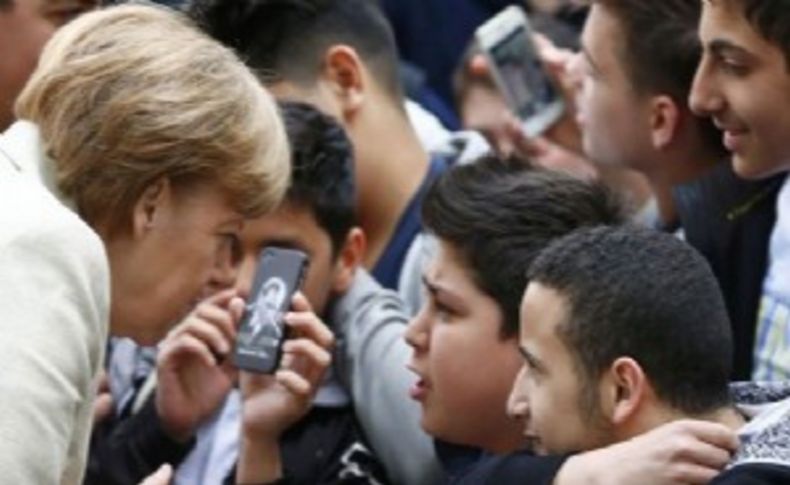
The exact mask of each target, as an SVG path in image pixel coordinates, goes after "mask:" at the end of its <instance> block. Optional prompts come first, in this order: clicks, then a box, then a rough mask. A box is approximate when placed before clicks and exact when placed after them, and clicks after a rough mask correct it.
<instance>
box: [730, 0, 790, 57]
mask: <svg viewBox="0 0 790 485" xmlns="http://www.w3.org/2000/svg"><path fill="white" fill-rule="evenodd" d="M727 1H728V2H730V3H732V4H735V6H736V7H738V8H739V9H740V11H741V13H742V14H743V15H744V16H745V17H746V19H747V20H748V21H749V23H750V24H751V25H752V27H753V28H754V29H755V30H756V31H757V33H759V34H760V35H761V36H762V37H763V38H765V39H766V40H767V41H769V42H771V43H772V44H775V45H776V46H777V47H779V48H780V49H781V50H782V52H783V53H784V55H785V63H786V67H787V68H788V69H790V10H788V5H787V2H786V1H785V0H727Z"/></svg>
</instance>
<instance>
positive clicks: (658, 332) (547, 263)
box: [529, 226, 733, 416]
mask: <svg viewBox="0 0 790 485" xmlns="http://www.w3.org/2000/svg"><path fill="white" fill-rule="evenodd" d="M529 278H530V280H531V281H533V282H537V283H539V284H541V285H543V286H546V287H548V288H551V289H554V290H556V291H558V292H559V293H560V294H561V295H562V296H563V297H564V298H565V300H566V303H567V319H566V321H565V322H563V323H562V324H560V327H559V328H558V330H557V332H558V335H559V337H560V338H561V339H562V341H563V342H564V343H565V345H566V346H567V347H568V349H569V351H570V353H571V355H572V356H573V358H574V359H575V361H576V365H577V367H578V372H579V374H580V377H581V378H582V380H583V382H586V383H587V387H588V389H589V388H590V387H591V386H597V382H598V380H599V379H600V376H601V374H602V372H604V370H605V369H606V368H608V367H609V366H610V365H611V364H612V363H613V362H614V361H615V360H616V359H617V358H619V357H623V356H629V357H631V358H633V359H635V360H636V361H637V362H638V363H639V365H640V366H641V367H642V369H643V370H644V372H645V374H646V375H647V377H648V379H649V380H650V382H651V383H652V385H653V387H654V389H655V391H656V394H657V396H658V397H659V399H661V400H662V401H664V402H666V403H668V404H669V405H670V406H672V407H673V408H674V409H677V410H680V411H683V412H685V413H688V414H690V415H692V416H699V415H701V414H703V413H706V412H710V411H713V410H715V409H717V408H719V407H721V406H722V405H725V404H727V403H728V402H729V398H728V391H727V384H728V379H729V375H730V367H731V365H732V346H733V344H732V336H731V332H730V324H729V320H728V317H727V309H726V307H725V304H724V299H723V298H722V296H721V292H720V290H719V286H718V284H717V282H716V278H715V277H714V276H713V272H712V271H711V269H710V267H709V266H708V263H707V262H706V261H705V259H704V258H703V257H702V256H701V255H700V254H699V253H697V252H696V251H695V250H694V249H693V248H692V247H691V246H689V245H687V244H686V243H684V242H683V241H681V240H679V239H677V238H676V237H673V236H672V235H670V234H664V233H660V232H658V231H652V230H650V229H646V228H637V227H631V226H622V227H617V228H611V227H598V228H593V229H585V230H581V231H577V232H575V233H573V234H571V235H569V236H567V237H564V238H562V239H560V240H558V241H555V242H554V243H553V244H551V245H550V246H549V247H548V248H547V249H546V250H545V251H544V252H543V253H542V254H541V255H540V256H539V257H538V258H537V259H536V260H535V262H534V263H533V265H532V266H531V268H530V270H529Z"/></svg>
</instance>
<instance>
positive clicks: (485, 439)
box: [406, 158, 671, 484]
mask: <svg viewBox="0 0 790 485" xmlns="http://www.w3.org/2000/svg"><path fill="white" fill-rule="evenodd" d="M423 218H424V222H425V225H426V227H427V228H428V229H429V230H430V231H431V232H432V233H434V234H435V235H436V237H437V238H438V244H439V248H438V252H437V254H436V256H435V258H434V259H433V260H432V262H431V264H430V266H429V268H428V269H427V270H426V272H425V274H424V281H425V285H426V288H427V293H428V295H429V296H428V300H427V302H426V304H425V305H424V306H423V308H422V309H421V311H420V313H419V314H418V315H417V316H416V317H415V318H414V319H413V320H412V322H411V323H410V324H409V327H408V329H407V332H406V340H407V342H408V343H409V345H410V346H411V347H412V348H413V350H414V355H413V357H412V361H411V363H410V365H409V367H410V369H411V370H412V371H413V372H414V373H415V374H417V377H418V382H417V383H416V384H415V385H414V386H413V387H412V389H411V392H410V394H411V397H412V398H414V399H415V400H417V401H418V402H419V403H420V405H421V407H422V417H421V425H422V427H423V428H424V429H425V430H426V431H427V432H428V433H429V434H431V435H432V436H434V437H435V438H437V448H438V451H439V456H440V458H441V459H442V461H443V464H444V465H445V467H446V469H447V472H448V474H449V476H450V479H451V480H452V481H456V480H458V481H462V482H463V483H483V482H484V481H485V480H493V482H491V483H519V482H512V481H506V482H502V481H501V480H502V479H501V478H500V477H499V476H497V475H496V473H498V471H499V465H500V464H501V463H500V462H499V461H498V460H497V459H493V458H491V457H490V456H484V455H485V454H486V453H487V454H489V455H490V454H493V453H499V454H503V453H507V452H512V451H515V450H518V449H521V448H522V447H523V445H524V439H523V437H522V436H521V435H520V432H519V430H518V429H517V427H516V426H514V425H513V423H512V422H511V421H510V420H509V418H508V416H507V415H506V410H505V407H506V406H505V403H506V401H507V395H508V393H509V392H510V387H511V384H512V380H511V379H513V378H514V377H515V375H516V373H517V368H518V367H519V360H518V348H517V342H516V339H517V337H516V335H517V334H518V329H519V321H518V307H519V303H520V300H521V296H522V293H523V290H524V289H525V288H526V286H527V278H526V272H525V271H524V270H523V268H524V267H528V266H529V264H530V262H531V261H532V260H533V259H534V258H535V257H536V255H537V254H538V253H539V252H540V251H541V250H542V249H543V248H545V247H546V246H547V245H548V244H549V243H550V242H551V241H552V240H554V239H556V238H558V237H561V236H563V235H565V234H567V233H570V232H571V231H573V230H576V229H578V228H580V227H585V226H595V225H599V224H616V223H619V222H621V221H622V215H621V212H620V207H619V205H618V204H617V202H616V200H615V199H613V198H612V197H611V195H610V194H609V192H608V191H607V190H605V189H604V188H603V187H602V186H601V185H599V184H595V183H588V182H583V181H580V180H577V179H574V178H572V177H570V176H567V175H562V174H559V173H553V172H548V171H543V170H537V169H532V168H527V167H524V166H523V164H522V163H520V162H516V161H503V160H499V159H495V158H487V159H482V160H480V161H478V162H476V163H474V164H471V165H468V166H461V167H455V168H453V169H451V170H450V171H448V172H447V173H445V174H444V175H443V176H442V177H441V178H440V179H439V180H438V181H437V183H436V184H435V185H434V186H433V187H432V188H431V190H430V191H429V193H428V195H427V197H426V200H425V203H424V206H423ZM664 441H665V443H664V444H665V447H666V440H664ZM637 446H638V445H637ZM670 446H671V445H670ZM620 451H622V450H604V451H603V452H601V453H603V454H602V455H598V456H593V457H587V459H583V460H581V461H575V460H571V461H569V462H568V463H567V464H566V466H563V461H564V458H562V457H555V458H545V459H541V458H535V457H533V456H530V455H518V456H516V457H515V458H513V459H512V460H511V462H509V463H507V464H505V467H506V468H510V469H512V466H515V467H516V468H517V470H518V473H514V474H511V475H509V476H508V480H509V479H510V477H512V475H520V477H521V478H520V480H524V481H525V482H526V483H537V482H538V481H541V482H540V483H543V482H542V480H547V482H546V483H548V481H550V480H551V479H552V478H553V477H554V476H555V474H556V473H557V471H558V470H560V469H562V470H563V472H564V473H571V478H569V479H567V481H561V482H557V483H562V484H571V483H586V480H589V479H591V477H602V475H600V473H601V467H607V465H608V464H609V463H611V462H610V461H609V460H610V459H611V458H607V456H608V457H611V456H615V455H616V456H618V457H619V458H618V459H620V460H622V459H632V460H634V461H639V462H640V463H650V462H651V461H652V460H653V459H654V457H650V458H646V459H644V460H640V459H638V458H644V457H637V455H636V454H635V451H634V448H631V450H630V451H629V450H624V455H620V454H619V452H620ZM640 451H641V450H640ZM607 453H609V454H608V455H607ZM637 453H638V452H637ZM494 462H496V463H494ZM668 468H669V467H668ZM623 472H624V476H623V475H621V476H618V477H616V478H617V480H615V481H614V482H610V483H628V480H629V479H633V475H629V473H632V472H633V470H625V469H624V470H623ZM604 473H605V475H603V476H608V473H609V472H608V471H605V472H604ZM661 473H663V472H661ZM658 475H660V474H658ZM658 475H656V477H654V479H656V478H657V477H658ZM621 480H622V481H621ZM486 483H487V482H486ZM659 483H664V482H659Z"/></svg>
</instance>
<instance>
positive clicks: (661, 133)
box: [650, 95, 681, 150]
mask: <svg viewBox="0 0 790 485" xmlns="http://www.w3.org/2000/svg"><path fill="white" fill-rule="evenodd" d="M680 118H681V107H680V106H678V104H677V103H676V102H675V100H673V99H672V98H671V97H669V96H666V95H661V96H655V97H653V99H652V100H651V102H650V139H651V141H652V143H653V148H655V149H656V150H665V149H666V148H667V147H669V145H671V144H672V143H673V142H674V141H675V140H676V138H677V135H678V132H679V130H680V128H681V127H680V123H681V119H680Z"/></svg>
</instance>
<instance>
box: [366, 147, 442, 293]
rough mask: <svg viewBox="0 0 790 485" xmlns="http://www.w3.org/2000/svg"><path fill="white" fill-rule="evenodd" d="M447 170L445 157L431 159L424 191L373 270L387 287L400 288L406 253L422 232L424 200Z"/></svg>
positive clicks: (404, 216) (401, 219) (411, 206)
mask: <svg viewBox="0 0 790 485" xmlns="http://www.w3.org/2000/svg"><path fill="white" fill-rule="evenodd" d="M445 170H447V162H446V161H445V160H444V159H443V158H439V157H435V158H433V159H432V160H431V164H430V167H429V168H428V173H427V174H426V176H425V179H423V181H422V184H421V185H420V188H419V189H418V190H417V192H416V193H415V194H414V196H413V197H412V199H411V201H410V202H409V205H408V206H406V210H405V211H403V214H402V215H401V217H400V220H399V221H398V225H397V226H396V227H395V232H394V233H393V234H392V239H390V241H389V243H387V247H386V248H385V249H384V252H383V253H382V254H381V256H380V257H379V260H378V261H377V262H376V266H374V267H373V271H372V273H373V277H374V278H376V280H377V281H378V282H379V283H380V284H381V285H382V286H383V287H385V288H389V289H391V290H396V291H397V289H398V280H399V279H400V273H401V268H402V267H403V262H404V260H405V259H406V254H407V253H408V252H409V248H410V247H411V243H412V242H413V241H414V238H415V237H417V235H418V234H419V233H420V232H421V231H422V220H421V217H420V211H421V209H422V200H423V198H425V193H426V192H427V191H428V188H429V187H430V186H431V183H432V182H433V181H434V180H436V179H437V178H438V177H439V175H441V174H442V173H443V172H444V171H445Z"/></svg>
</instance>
